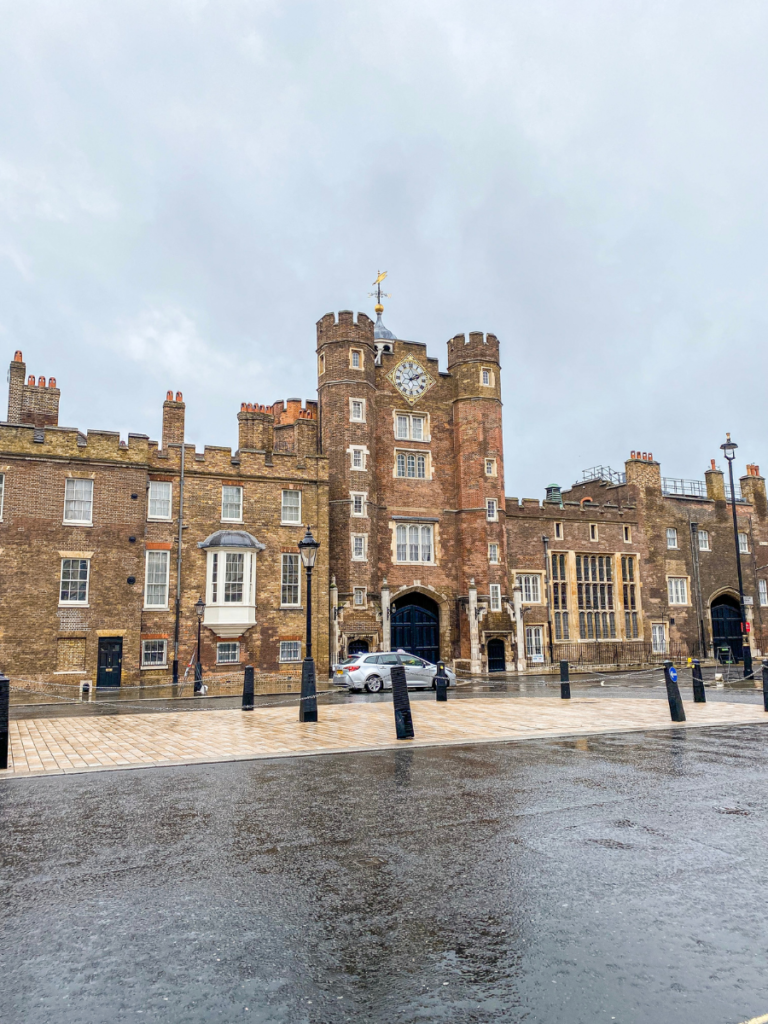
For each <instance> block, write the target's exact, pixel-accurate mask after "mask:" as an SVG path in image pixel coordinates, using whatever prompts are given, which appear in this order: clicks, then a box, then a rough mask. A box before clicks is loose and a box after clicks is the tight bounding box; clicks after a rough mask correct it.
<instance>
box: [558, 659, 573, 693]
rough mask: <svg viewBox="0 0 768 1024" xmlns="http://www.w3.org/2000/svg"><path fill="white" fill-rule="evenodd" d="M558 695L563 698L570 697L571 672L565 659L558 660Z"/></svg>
mask: <svg viewBox="0 0 768 1024" xmlns="http://www.w3.org/2000/svg"><path fill="white" fill-rule="evenodd" d="M560 696H561V697H562V699H563V700H570V699H571V674H570V671H569V668H568V662H567V661H561V662H560Z"/></svg>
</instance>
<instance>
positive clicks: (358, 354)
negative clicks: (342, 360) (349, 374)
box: [349, 348, 363, 370]
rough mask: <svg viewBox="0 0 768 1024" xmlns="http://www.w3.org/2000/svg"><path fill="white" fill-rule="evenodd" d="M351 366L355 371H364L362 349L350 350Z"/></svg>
mask: <svg viewBox="0 0 768 1024" xmlns="http://www.w3.org/2000/svg"><path fill="white" fill-rule="evenodd" d="M349 365H350V368H351V369H353V370H362V368H363V352H362V349H359V348H352V349H350V350H349Z"/></svg>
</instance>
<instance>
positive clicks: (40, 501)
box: [0, 305, 768, 685]
mask: <svg viewBox="0 0 768 1024" xmlns="http://www.w3.org/2000/svg"><path fill="white" fill-rule="evenodd" d="M377 313H378V317H377V320H376V322H375V323H374V322H373V321H372V320H371V319H370V318H369V317H367V316H366V315H365V314H364V313H359V314H358V315H357V317H356V318H355V317H354V316H353V314H352V313H350V312H341V313H339V314H338V315H334V314H327V315H326V316H324V317H323V318H322V319H321V320H320V321H319V322H318V325H317V359H318V397H317V400H316V401H315V400H306V401H304V402H302V401H300V400H298V399H290V400H288V401H287V402H283V401H280V402H277V403H275V404H273V405H272V406H263V405H252V404H245V403H241V408H240V412H239V413H238V425H239V446H238V449H237V450H236V451H234V452H233V451H231V450H230V449H229V448H221V447H215V446H206V447H205V449H204V451H203V452H201V453H198V452H196V451H195V449H194V446H192V445H188V444H184V409H185V406H184V403H183V401H182V397H181V395H180V394H176V396H175V397H174V395H173V394H172V393H171V392H169V393H168V396H167V400H166V401H165V402H164V404H163V429H162V437H161V441H160V442H159V443H158V442H157V441H152V440H150V439H149V438H148V437H147V436H146V435H143V434H129V435H128V439H127V442H121V440H120V437H119V435H118V434H116V433H112V432H108V431H98V430H88V431H87V432H81V431H80V430H78V429H76V428H67V427H61V426H59V424H58V406H59V399H60V392H59V389H58V388H57V387H56V386H55V384H56V382H55V380H54V379H53V378H51V379H49V380H48V381H47V382H46V380H45V378H38V379H37V381H35V378H34V377H30V378H29V379H27V377H26V367H25V364H24V362H23V361H22V358H21V353H20V352H17V353H16V356H15V358H14V359H13V361H12V362H11V366H10V373H9V397H8V418H7V422H6V423H2V424H0V560H1V561H0V564H1V565H2V568H3V572H2V577H1V578H0V588H1V589H0V596H1V597H2V603H1V606H0V609H1V610H0V668H2V669H3V670H4V671H6V673H8V674H11V675H15V676H17V677H27V678H45V679H59V680H62V681H72V682H76V681H79V679H80V678H89V679H93V680H98V681H99V683H100V684H102V685H103V684H105V683H110V682H112V683H113V684H114V682H115V677H116V676H117V678H118V679H121V680H122V682H123V683H128V682H130V683H136V682H143V683H150V682H162V681H169V679H170V674H171V662H172V659H173V653H174V641H175V636H176V599H177V594H178V623H179V625H178V649H179V660H180V662H181V665H182V669H183V667H184V666H186V665H187V664H188V663H189V662H190V660H191V659H192V658H193V657H194V651H195V643H196V630H197V615H196V613H195V608H194V605H195V602H196V601H197V600H198V598H200V597H203V598H204V600H205V602H206V608H205V613H204V619H203V628H202V637H203V641H202V660H203V664H204V666H205V668H206V671H221V672H224V671H229V670H232V669H236V668H238V667H240V666H242V665H243V664H253V665H254V666H256V667H257V668H258V669H259V670H262V671H271V672H291V671H294V672H295V670H296V662H298V661H300V660H301V658H302V657H303V656H304V616H305V608H304V606H303V603H302V602H303V596H302V595H303V592H304V579H303V572H302V571H300V567H299V563H298V551H297V547H296V544H297V542H298V540H299V539H300V538H301V536H302V533H303V530H302V524H305V523H309V524H311V526H312V529H313V532H314V534H315V536H316V537H317V539H318V540H320V542H321V547H320V552H319V556H318V562H317V566H316V569H315V577H314V579H315V583H316V586H315V588H314V593H313V619H314V623H315V635H314V639H315V655H316V658H317V662H318V672H319V673H320V674H323V673H327V671H328V669H329V667H330V665H331V664H332V663H334V662H336V661H337V660H339V659H340V658H342V657H344V656H346V655H347V654H348V653H353V652H356V651H361V650H371V651H374V650H382V651H388V650H390V649H396V648H398V647H402V648H404V649H406V650H409V651H412V652H414V653H417V654H420V655H422V656H424V657H426V658H427V659H429V660H432V661H434V660H436V659H437V658H438V657H442V658H444V659H445V660H446V661H448V662H452V663H454V664H455V665H456V666H457V667H459V668H462V669H465V670H468V671H472V672H475V673H479V672H485V671H503V670H505V669H506V670H515V669H520V670H523V669H526V668H528V669H536V668H540V667H541V665H542V664H546V663H548V662H550V661H551V660H553V661H555V662H556V661H558V660H559V659H560V658H561V657H567V658H568V659H569V660H571V661H578V660H580V659H581V660H585V661H600V660H602V661H609V660H611V659H612V658H614V657H615V658H616V660H617V661H622V662H626V663H629V662H631V661H632V660H633V659H634V660H637V661H640V660H642V659H643V657H645V656H647V652H648V651H651V650H653V651H655V652H656V653H663V652H664V651H665V650H667V649H668V647H669V645H670V644H682V645H684V648H683V647H681V648H680V650H683V649H685V650H688V651H689V652H690V653H697V652H698V651H700V650H703V651H705V652H711V651H712V650H713V648H714V647H719V646H721V645H723V644H726V645H731V646H732V647H733V648H734V650H736V648H737V647H738V643H737V640H738V636H739V621H738V620H739V611H738V589H737V583H736V562H735V550H734V541H733V527H732V520H731V496H730V495H729V494H728V493H727V492H726V488H725V485H724V478H723V473H722V471H721V470H720V469H718V468H717V467H716V465H715V463H714V461H713V463H712V465H711V466H710V468H709V469H708V470H707V471H706V473H705V474H704V480H702V481H697V480H693V481H686V480H669V479H668V478H664V477H662V476H661V470H660V466H659V463H658V462H657V461H655V460H654V459H653V456H652V455H649V454H647V453H641V452H639V451H636V452H632V454H631V456H630V458H629V459H628V460H627V462H626V465H625V467H624V470H623V472H615V471H613V470H609V469H606V468H603V467H597V468H596V469H595V470H592V471H587V472H585V473H583V474H582V477H583V479H582V480H581V481H580V482H579V483H577V484H574V485H573V486H572V487H571V488H570V489H568V490H561V488H559V487H556V486H554V485H552V486H550V487H548V488H547V494H546V497H545V499H544V500H543V501H542V500H539V499H529V498H524V499H518V498H510V497H505V485H504V452H503V441H502V403H501V398H502V394H501V367H500V363H499V342H498V340H497V338H496V337H495V336H494V335H493V334H483V333H479V332H473V333H470V334H469V335H468V336H465V335H456V336H455V337H454V338H452V339H451V340H450V341H449V342H448V352H447V354H448V359H447V364H446V369H445V370H440V368H439V364H438V360H437V358H435V357H434V356H431V355H429V354H428V353H427V350H426V346H425V345H424V344H422V343H420V342H414V341H404V340H401V339H398V338H396V337H395V336H394V334H393V333H392V332H391V331H389V330H387V328H386V327H385V326H384V325H383V323H382V319H381V313H382V309H381V306H380V305H379V306H377ZM182 483H183V528H182V529H180V528H179V525H180V524H179V504H180V499H181V497H182V495H181V491H182ZM735 497H736V511H737V515H738V519H739V524H740V526H739V543H740V549H741V550H740V558H741V564H742V572H743V576H744V589H745V595H746V601H747V614H748V619H749V622H750V626H751V633H750V639H751V644H752V647H753V650H754V651H755V653H757V652H758V651H759V650H761V648H764V645H765V643H766V641H764V640H763V634H764V626H763V616H764V615H765V614H766V611H767V610H768V582H767V581H768V522H767V517H768V509H767V506H766V491H765V481H764V479H763V478H762V477H761V476H760V474H759V469H758V467H757V466H755V465H750V466H748V467H747V472H746V474H745V475H744V476H742V477H741V480H740V487H739V489H738V490H737V494H736V496H735ZM763 548H766V551H765V552H764V553H762V554H761V551H762V549H763ZM767 625H768V623H767ZM766 632H768V631H766ZM606 652H607V653H606ZM641 652H646V653H645V654H644V653H641Z"/></svg>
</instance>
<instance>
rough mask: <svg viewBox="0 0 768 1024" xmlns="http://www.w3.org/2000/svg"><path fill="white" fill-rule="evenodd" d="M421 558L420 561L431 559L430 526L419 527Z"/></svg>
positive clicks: (429, 560)
mask: <svg viewBox="0 0 768 1024" xmlns="http://www.w3.org/2000/svg"><path fill="white" fill-rule="evenodd" d="M421 560H422V562H431V561H432V527H431V526H422V528H421Z"/></svg>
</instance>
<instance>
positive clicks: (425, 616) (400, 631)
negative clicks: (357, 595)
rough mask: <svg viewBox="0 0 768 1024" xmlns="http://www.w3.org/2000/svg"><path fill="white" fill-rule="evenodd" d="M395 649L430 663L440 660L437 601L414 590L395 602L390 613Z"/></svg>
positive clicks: (392, 641) (393, 648)
mask: <svg viewBox="0 0 768 1024" xmlns="http://www.w3.org/2000/svg"><path fill="white" fill-rule="evenodd" d="M390 624H391V638H392V639H391V643H392V650H393V651H397V650H400V648H402V649H403V650H404V651H408V653H409V654H416V655H417V656H418V657H420V658H426V660H427V661H433V662H434V661H437V660H438V658H439V657H440V613H439V610H438V604H437V601H433V600H432V598H431V597H427V596H426V594H420V593H419V592H418V591H414V592H412V593H410V594H404V595H403V596H402V597H400V598H398V599H397V600H396V601H394V602H393V603H392V607H391V611H390Z"/></svg>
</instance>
